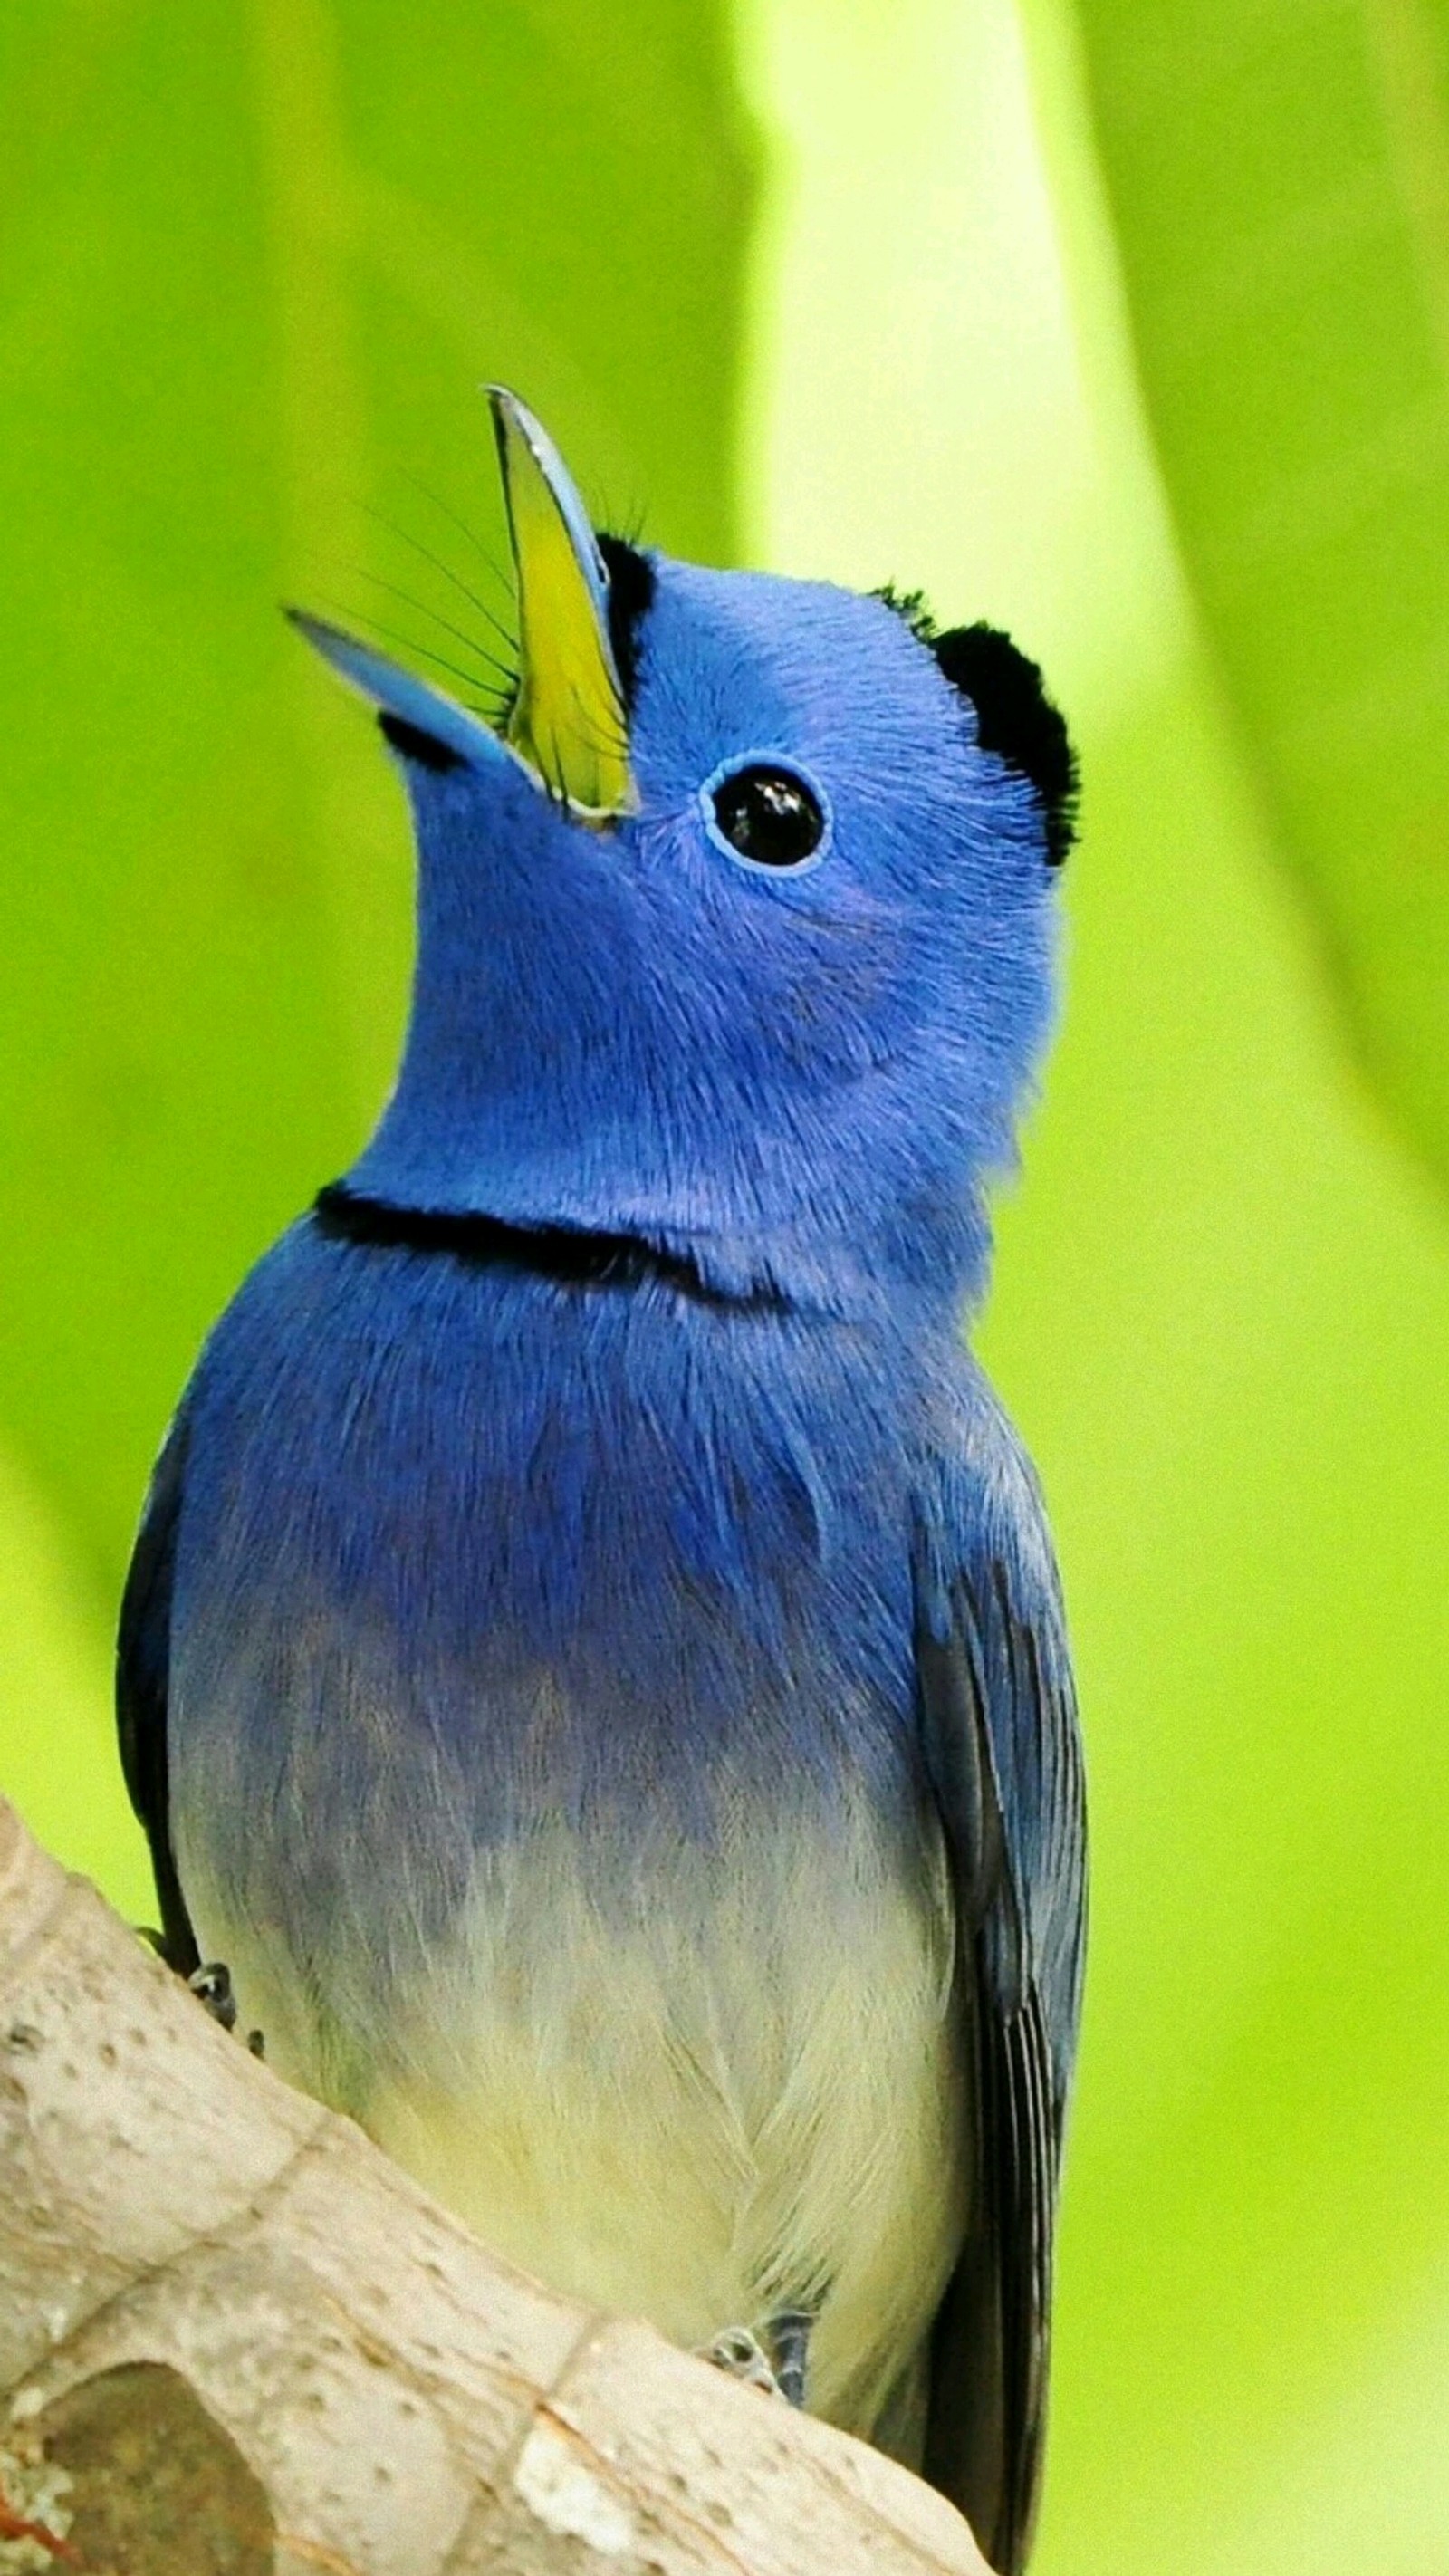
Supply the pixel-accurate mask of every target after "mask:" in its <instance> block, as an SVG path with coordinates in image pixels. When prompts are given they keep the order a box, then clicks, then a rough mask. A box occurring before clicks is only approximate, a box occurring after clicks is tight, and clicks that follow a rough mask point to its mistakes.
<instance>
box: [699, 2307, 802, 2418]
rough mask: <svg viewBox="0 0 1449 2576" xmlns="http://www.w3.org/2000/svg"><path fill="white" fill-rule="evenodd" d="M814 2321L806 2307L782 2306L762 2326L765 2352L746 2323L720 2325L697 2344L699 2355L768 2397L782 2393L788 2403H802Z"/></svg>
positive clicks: (718, 2368)
mask: <svg viewBox="0 0 1449 2576" xmlns="http://www.w3.org/2000/svg"><path fill="white" fill-rule="evenodd" d="M814 2323H815V2317H814V2312H813V2310H811V2309H809V2308H782V2309H781V2311H780V2313H779V2315H778V2316H775V2317H771V2319H770V2322H769V2324H768V2325H767V2326H766V2328H765V2332H766V2334H767V2335H768V2337H769V2339H770V2351H769V2352H768V2353H767V2352H766V2350H765V2347H764V2345H763V2344H762V2343H761V2342H760V2339H759V2337H758V2335H755V2334H753V2333H752V2332H751V2330H750V2328H749V2327H748V2326H724V2327H722V2328H721V2330H720V2332H719V2333H718V2334H717V2335H714V2336H712V2337H711V2339H710V2341H709V2342H708V2343H704V2344H700V2345H699V2346H698V2351H699V2357H700V2359H701V2360H702V2361H709V2362H713V2364H714V2367H715V2369H716V2370H724V2371H728V2373H729V2376H730V2378H731V2379H739V2380H743V2382H744V2384H745V2386H746V2388H763V2389H764V2391H765V2393H766V2395H767V2396H769V2397H783V2398H784V2399H785V2400H786V2402H787V2404H788V2405H791V2406H803V2405H804V2403H805V2365H806V2361H807V2358H808V2356H809V2351H810V2332H811V2328H812V2327H813V2325H814ZM771 2353H773V2355H774V2359H773V2361H772V2360H771V2358H770V2354H771Z"/></svg>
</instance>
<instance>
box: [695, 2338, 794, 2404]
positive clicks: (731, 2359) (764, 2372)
mask: <svg viewBox="0 0 1449 2576" xmlns="http://www.w3.org/2000/svg"><path fill="white" fill-rule="evenodd" d="M695 2351H696V2353H697V2354H698V2357H699V2359H700V2360H701V2361H708V2362H712V2363H713V2365H714V2367H715V2369H716V2370H723V2371H725V2372H726V2373H727V2374H728V2376H729V2377H730V2378H731V2379H738V2380H740V2381H742V2382H743V2384H744V2386H745V2387H746V2388H763V2390H764V2391H765V2394H766V2396H767V2397H778V2396H779V2395H780V2383H779V2381H778V2379H777V2378H776V2376H775V2374H774V2372H773V2370H772V2369H771V2368H770V2364H769V2360H768V2358H767V2356H766V2352H765V2347H764V2345H763V2344H762V2343H761V2342H760V2341H759V2339H758V2337H757V2336H755V2335H752V2334H751V2332H750V2329H749V2327H748V2326H723V2327H721V2329H720V2332H719V2333H718V2334H717V2335H711V2337H710V2340H709V2342H708V2343H701V2344H696V2346H695Z"/></svg>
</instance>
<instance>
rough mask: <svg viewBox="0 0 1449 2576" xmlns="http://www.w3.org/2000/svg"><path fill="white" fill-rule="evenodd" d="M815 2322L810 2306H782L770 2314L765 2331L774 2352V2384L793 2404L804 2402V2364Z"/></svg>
mask: <svg viewBox="0 0 1449 2576" xmlns="http://www.w3.org/2000/svg"><path fill="white" fill-rule="evenodd" d="M814 2323H815V2318H814V2314H813V2312H812V2311H811V2310H810V2309H809V2308H782V2309H781V2311H780V2313H779V2315H778V2316H777V2317H771V2319H770V2322H769V2325H768V2326H767V2327H766V2329H765V2331H766V2333H767V2334H768V2336H769V2338H770V2342H771V2344H772V2345H773V2347H774V2353H775V2386H776V2387H777V2388H778V2389H779V2392H780V2394H781V2396H782V2397H787V2398H788V2399H789V2401H790V2404H791V2405H792V2406H803V2405H804V2403H805V2365H806V2362H807V2361H808V2359H809V2355H810V2330H811V2328H812V2326H813V2325H814Z"/></svg>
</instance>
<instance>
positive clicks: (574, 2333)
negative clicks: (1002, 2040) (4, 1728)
mask: <svg viewBox="0 0 1449 2576" xmlns="http://www.w3.org/2000/svg"><path fill="white" fill-rule="evenodd" d="M67 2566H69V2567H79V2568H84V2569H86V2570H89V2571H92V2576H103V2572H104V2576H318V2571H321V2576H444V2571H447V2576H474V2571H478V2576H482V2571H484V2570H488V2571H491V2576H587V2571H590V2570H593V2569H598V2570H601V2571H602V2570H605V2569H607V2571H608V2576H634V2571H640V2576H642V2571H645V2570H648V2571H651V2576H726V2572H727V2576H796V2571H805V2570H809V2571H811V2576H867V2571H869V2576H946V2571H950V2576H985V2562H984V2561H983V2560H982V2559H981V2558H980V2557H979V2555H978V2553H977V2551H976V2549H975V2548H974V2546H973V2544H972V2541H971V2538H970V2534H969V2533H968V2531H967V2529H966V2526H965V2524H964V2523H963V2522H962V2520H961V2519H960V2517H959V2516H958V2515H957V2514H956V2513H954V2512H953V2511H952V2509H951V2507H950V2506H949V2505H947V2504H946V2503H945V2502H943V2500H942V2499H941V2498H940V2497H939V2496H937V2495H935V2494H934V2493H933V2492H932V2491H931V2490H930V2489H929V2488H927V2487H925V2486H923V2485H922V2484H921V2483H920V2481H919V2480H918V2479H915V2478H913V2477H911V2476H910V2475H909V2474H908V2473H907V2472H906V2471H905V2470H904V2469H900V2468H897V2467H896V2466H895V2465H894V2464H893V2463H892V2462H890V2461H888V2460H885V2459H882V2458H881V2457H880V2456H879V2455H878V2454H877V2453H875V2452H873V2451H871V2450H868V2449H867V2448H866V2447H865V2446H864V2445H863V2444H861V2443H858V2442H853V2441H851V2440H849V2439H848V2438H847V2437H846V2436H845V2435H843V2434H839V2433H835V2432H833V2431H831V2430H830V2429H829V2428H828V2427H827V2426H825V2425H823V2424H817V2423H814V2422H812V2421H811V2420H810V2419H809V2418H806V2417H801V2416H799V2415H796V2414H793V2413H792V2412H791V2411H790V2410H789V2409H787V2408H786V2406H785V2405H784V2404H783V2402H781V2401H780V2400H778V2399H774V2398H770V2397H766V2396H762V2395H761V2394H760V2393H759V2392H758V2391H756V2390H754V2389H750V2388H744V2387H739V2386H735V2385H732V2384H731V2383H729V2382H728V2381H727V2380H725V2379H723V2378H722V2377H720V2376H719V2374H717V2373H716V2372H713V2371H711V2370H710V2369H708V2368H707V2367H706V2366H705V2365H704V2364H703V2363H702V2362H698V2361H694V2360H692V2359H690V2358H689V2356H688V2355H686V2354H683V2353H680V2352H677V2351H675V2350H674V2349H673V2348H672V2347H671V2346H670V2345H668V2344H666V2343H665V2342H664V2341H663V2340H662V2339H661V2338H660V2337H659V2336H658V2335H656V2334H655V2333H653V2331H652V2330H651V2329H649V2328H648V2327H646V2326H643V2325H638V2324H633V2323H629V2322H626V2321H624V2320H622V2319H619V2318H614V2317H605V2316H600V2315H598V2314H593V2313H590V2312H589V2311H588V2310H586V2309H583V2308H581V2307H578V2306H576V2305H574V2304H573V2303H571V2302H570V2301H568V2300H566V2299H561V2298H556V2297H555V2296H554V2295H553V2294H552V2293H551V2292H550V2291H548V2290H545V2289H542V2288H540V2287H539V2285H538V2284H537V2283H536V2282H533V2281H530V2280H528V2279H527V2278H526V2277H525V2276H524V2275H522V2274H521V2273H518V2272H515V2271H513V2270H511V2269H510V2268H509V2266H508V2265H506V2264H505V2263H502V2262H500V2261H499V2260H498V2259H497V2258H496V2257H495V2256H493V2255H491V2254H489V2253H487V2252H486V2251H485V2249H484V2248H483V2247H482V2246H481V2245H480V2244H478V2243H477V2242H476V2240H475V2239H474V2238H472V2237H471V2236H470V2235H469V2234H468V2233H467V2231H466V2230H465V2229H464V2228H463V2227H461V2226H460V2225H459V2224H458V2223H457V2221H456V2220H454V2219H453V2218H451V2217H450V2216H449V2215H448V2214H447V2212H446V2211H444V2210H443V2209H441V2208H440V2207H439V2206H438V2204H437V2203H436V2202H434V2201H433V2200H431V2199H429V2198H428V2196H427V2194H426V2193H424V2192H422V2191H420V2190H418V2189H417V2188H416V2186H415V2185H414V2184H413V2183H411V2182H410V2181H409V2180H408V2179H407V2177H406V2176H405V2175H404V2174H402V2173H401V2172H399V2171H398V2169H397V2168H396V2167H395V2166H393V2165H392V2164H391V2163H389V2161H388V2160H387V2158H386V2157H384V2156H382V2155H381V2154H380V2153H379V2152H378V2150H377V2149H376V2148H375V2147H373V2146H372V2145H371V2144H370V2142H369V2141H368V2140H367V2139H366V2138H365V2137H364V2136H363V2135H362V2132H361V2131H360V2130H359V2129H357V2128H355V2127H354V2126H353V2125H352V2123H351V2122H350V2121H348V2120H344V2119H339V2118H337V2117H335V2116H334V2115H333V2114H331V2113H330V2112H326V2111H323V2110H321V2109H320V2108H319V2107H318V2105H317V2104H316V2103H315V2102H311V2101H309V2100H307V2099H306V2098H305V2097H304V2096H303V2095H301V2094H299V2093H295V2092H293V2091H292V2090H291V2089H290V2087H289V2086H287V2085H285V2084H282V2083H280V2082H279V2081H278V2080H277V2078H276V2077H275V2076H273V2075H271V2074H270V2073H269V2072H268V2071H267V2069H266V2067H265V2066H263V2065H261V2064H259V2063H258V2061H257V2060H256V2059H255V2058H252V2057H250V2056H248V2054H247V2052H246V2050H245V2049H244V2048H243V2047H241V2046H239V2045H238V2043H237V2042H236V2040H234V2039H231V2038H228V2037H227V2036H226V2035H225V2034H224V2033H223V2032H222V2031H221V2030H220V2029H219V2028H218V2027H217V2026H216V2025H215V2024H214V2023H213V2022H212V2021H211V2020H210V2019H209V2018H208V2016H207V2014H206V2013H205V2012H204V2011H202V2009H201V2008H200V2006H199V2005H198V2004H197V2003H196V2002H195V2001H194V1999H193V1998H192V1997H191V1996H189V1995H188V1994H187V1993H186V1992H185V1990H184V1988H183V1987H182V1986H181V1985H180V1984H179V1983H178V1981H177V1980H176V1979H175V1978H174V1977H173V1976H172V1975H171V1974H170V1972H169V1970H167V1969H166V1968H164V1967H163V1966H162V1965H161V1963H160V1962H159V1960H157V1959H156V1958H155V1957H153V1956H152V1955H151V1953H150V1952H149V1951H148V1950H147V1949H146V1948H145V1946H144V1945H143V1944H142V1943H141V1942H140V1941H139V1940H138V1939H137V1938H136V1937H135V1935H134V1934H133V1933H132V1932H130V1931H129V1930H128V1929H127V1927H126V1926H125V1925H124V1924H123V1923H122V1922H121V1921H120V1920H119V1918H118V1917H117V1916H116V1915H115V1914H113V1913H112V1912H111V1911H110V1909H109V1908H108V1907H107V1906H106V1905H105V1904H104V1903H103V1902H102V1900H101V1898H100V1897H99V1896H98V1895H97V1894H96V1892H95V1890H94V1889H93V1888H92V1887H91V1886H89V1885H88V1884H87V1882H86V1881H85V1880H83V1879H77V1878H71V1877H67V1876H66V1874H65V1873H64V1871H62V1870H61V1869H60V1867H59V1866H58V1865H57V1863H56V1862H54V1861H53V1860H51V1859H50V1858H49V1857H48V1856H47V1855H46V1854H45V1853H43V1852H42V1851H41V1850H40V1849H39V1847H38V1845H37V1844H36V1843H35V1842H34V1841H33V1840H32V1839H31V1838H30V1836H29V1835H28V1834H27V1833H26V1832H25V1830H24V1828H23V1827H22V1826H21V1824H20V1822H19V1820H18V1818H17V1817H16V1816H15V1815H14V1813H13V1811H12V1810H11V1809H9V1808H8V1807H6V1806H4V1804H3V1802H0V2569H3V2570H5V2571H6V2576H9V2571H11V2570H20V2569H26V2570H29V2569H51V2570H55V2569H58V2568H64V2567H67Z"/></svg>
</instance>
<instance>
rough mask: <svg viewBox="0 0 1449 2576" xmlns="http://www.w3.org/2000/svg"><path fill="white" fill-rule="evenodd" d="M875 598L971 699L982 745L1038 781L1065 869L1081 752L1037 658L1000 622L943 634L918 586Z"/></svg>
mask: <svg viewBox="0 0 1449 2576" xmlns="http://www.w3.org/2000/svg"><path fill="white" fill-rule="evenodd" d="M872 597H874V598H876V599H879V600H882V601H884V603H885V605H886V607H887V608H893V609H894V610H895V612H896V615H897V616H898V617H901V618H904V620H905V622H906V624H907V626H909V628H910V630H911V633H912V634H913V635H914V636H915V637H916V639H917V641H918V642H919V643H922V644H924V645H925V646H926V648H927V650H928V651H929V652H932V653H934V654H935V657H936V660H937V662H938V663H939V664H940V667H941V671H942V674H943V676H944V677H945V678H946V679H948V680H949V681H950V683H951V686H952V687H953V688H954V689H959V690H960V691H961V694H962V696H963V697H966V698H969V699H970V701H971V704H972V706H973V707H974V708H975V710H976V739H977V741H978V742H979V743H980V745H981V748H982V750H983V751H994V752H996V753H997V754H998V756H999V757H1000V758H1001V759H1002V760H1004V761H1006V762H1007V764H1008V765H1009V767H1011V768H1012V769H1016V770H1019V771H1020V772H1021V775H1022V776H1023V778H1029V779H1030V780H1031V783H1032V785H1033V787H1034V788H1035V789H1036V791H1037V794H1038V795H1039V796H1040V798H1041V801H1042V810H1043V815H1044V819H1045V822H1046V845H1047V862H1048V865H1049V866H1051V867H1054V868H1055V867H1060V865H1061V863H1062V861H1063V859H1064V858H1065V857H1066V855H1067V852H1068V850H1069V849H1070V848H1071V846H1072V843H1073V841H1074V840H1075V839H1076V834H1077V793H1078V779H1077V756H1076V753H1075V752H1074V751H1073V749H1072V744H1071V737H1070V735H1069V734H1068V732H1067V727H1066V719H1065V717H1064V716H1063V715H1062V713H1061V710H1060V709H1059V708H1058V707H1056V706H1054V705H1053V704H1052V701H1051V699H1050V698H1049V697H1048V696H1047V693H1046V684H1045V682H1044V681H1043V679H1042V675H1041V672H1040V669H1039V668H1038V666H1037V664H1036V663H1035V662H1033V661H1032V660H1031V659H1030V657H1029V656H1028V655H1027V654H1025V653H1023V652H1022V651H1021V650H1020V649H1019V647H1018V646H1017V645H1015V644H1013V642H1012V640H1011V637H1010V636H1009V635H1003V633H1002V631H1001V629H1000V627H999V626H987V625H985V624H984V623H983V624H980V625H976V626H953V627H951V628H950V630H949V632H948V633H946V634H944V635H942V634H941V633H939V632H938V630H937V626H936V621H935V619H934V618H933V616H932V615H931V612H930V610H929V608H928V607H927V606H926V602H925V598H924V595H923V594H922V593H921V592H920V591H919V590H906V591H901V590H897V589H896V588H895V586H894V584H893V583H891V582H887V583H886V584H885V585H884V587H883V588H882V589H880V590H877V591H875V592H873V593H872Z"/></svg>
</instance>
